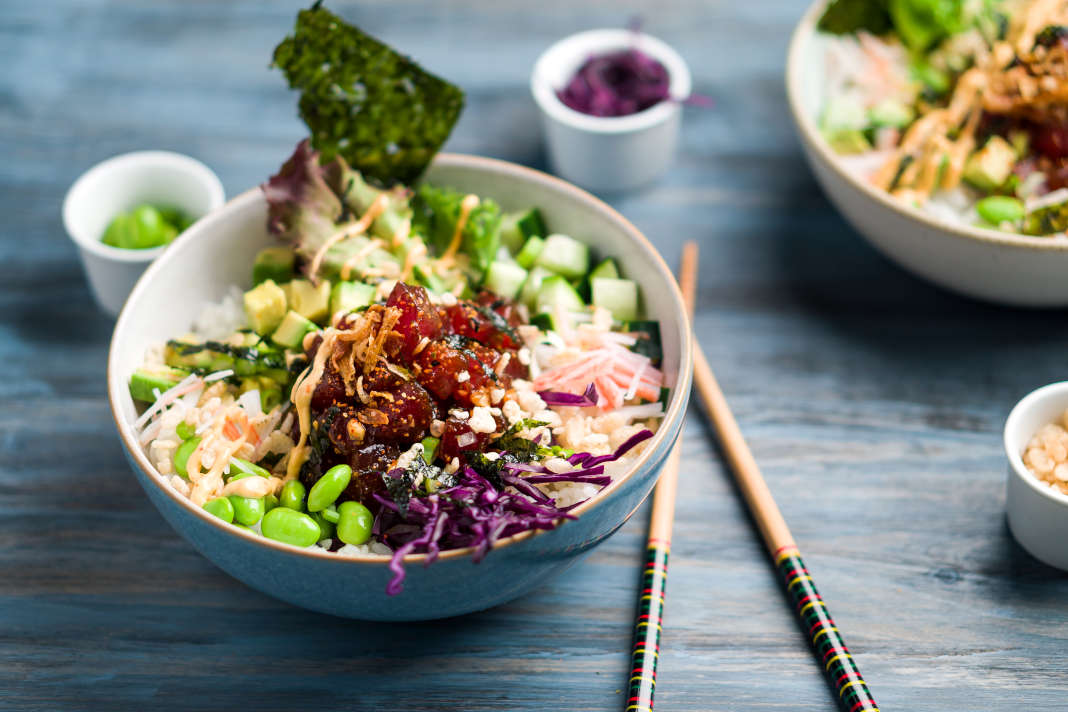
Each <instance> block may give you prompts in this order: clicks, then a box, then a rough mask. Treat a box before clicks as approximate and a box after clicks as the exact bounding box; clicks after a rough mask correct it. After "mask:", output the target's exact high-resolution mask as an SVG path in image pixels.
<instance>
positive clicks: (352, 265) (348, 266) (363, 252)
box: [341, 238, 382, 280]
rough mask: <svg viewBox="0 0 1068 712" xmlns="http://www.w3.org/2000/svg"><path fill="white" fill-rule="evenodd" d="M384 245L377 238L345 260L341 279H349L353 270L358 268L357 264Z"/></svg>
mask: <svg viewBox="0 0 1068 712" xmlns="http://www.w3.org/2000/svg"><path fill="white" fill-rule="evenodd" d="M381 246H382V241H381V240H379V239H378V238H375V239H373V240H371V241H370V242H368V243H367V244H366V245H364V246H363V248H362V249H360V251H359V252H357V253H356V254H355V255H353V256H352V257H350V258H348V259H347V260H345V264H343V265H342V266H341V279H345V280H347V279H348V278H349V276H350V275H351V274H352V270H354V269H356V266H357V265H359V264H360V263H361V262H363V260H364V258H366V257H367V256H368V255H370V254H371V253H372V252H374V251H375V250H377V249H378V248H379V247H381Z"/></svg>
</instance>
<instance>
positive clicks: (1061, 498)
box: [1002, 381, 1068, 509]
mask: <svg viewBox="0 0 1068 712" xmlns="http://www.w3.org/2000/svg"><path fill="white" fill-rule="evenodd" d="M1057 396H1060V397H1062V398H1063V399H1064V404H1065V408H1066V409H1068V381H1058V382H1056V383H1050V384H1048V385H1045V386H1042V387H1041V388H1036V389H1035V390H1033V391H1031V392H1030V393H1028V394H1027V395H1026V396H1024V397H1023V398H1021V399H1020V401H1019V402H1018V403H1017V404H1016V405H1015V406H1013V408H1012V410H1011V411H1009V417H1008V418H1006V419H1005V429H1004V432H1003V435H1002V442H1003V443H1004V445H1005V455H1006V456H1008V458H1009V466H1010V467H1011V468H1012V471H1013V473H1014V474H1015V475H1016V476H1017V477H1018V478H1020V479H1022V480H1023V481H1024V482H1026V483H1027V485H1028V486H1029V487H1030V488H1031V489H1033V490H1034V491H1036V492H1038V493H1039V494H1041V495H1042V496H1044V497H1046V498H1048V499H1051V500H1053V501H1054V502H1056V503H1057V504H1059V505H1061V506H1062V507H1065V508H1066V509H1068V494H1064V493H1063V492H1061V491H1060V490H1057V489H1054V488H1052V487H1047V486H1046V485H1045V484H1044V483H1043V482H1042V481H1041V480H1039V479H1038V478H1037V477H1035V476H1034V475H1033V474H1031V471H1030V470H1028V469H1027V465H1025V464H1024V461H1023V449H1024V448H1025V447H1026V446H1027V440H1024V441H1023V442H1022V443H1014V442H1010V437H1011V436H1010V435H1009V433H1010V431H1012V430H1015V428H1016V423H1017V421H1019V420H1020V419H1021V418H1023V417H1024V415H1026V414H1027V413H1028V412H1030V411H1031V410H1032V409H1033V408H1035V406H1036V405H1037V404H1038V403H1040V402H1041V401H1044V400H1046V399H1047V398H1056V397H1057ZM1031 435H1034V433H1032V434H1031ZM1029 437H1030V436H1029Z"/></svg>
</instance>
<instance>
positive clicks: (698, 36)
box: [0, 0, 1068, 712]
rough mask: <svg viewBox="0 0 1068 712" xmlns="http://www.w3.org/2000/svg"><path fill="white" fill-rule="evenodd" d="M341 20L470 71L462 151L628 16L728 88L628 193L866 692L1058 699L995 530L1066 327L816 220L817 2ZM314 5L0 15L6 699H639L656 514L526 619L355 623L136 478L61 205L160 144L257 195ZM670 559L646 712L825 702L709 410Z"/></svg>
mask: <svg viewBox="0 0 1068 712" xmlns="http://www.w3.org/2000/svg"><path fill="white" fill-rule="evenodd" d="M331 5H332V6H333V7H336V8H338V9H339V10H340V12H341V13H342V14H343V15H345V16H346V17H348V18H350V19H352V20H354V21H356V22H358V23H359V24H361V25H363V26H365V27H366V28H367V29H368V30H370V31H371V32H373V33H375V34H377V35H379V36H381V37H382V38H384V39H386V40H387V41H389V42H391V43H393V44H395V45H397V46H399V47H401V48H403V49H404V50H405V51H408V52H410V53H411V54H413V55H414V56H415V57H416V58H418V59H419V60H421V61H424V62H425V63H426V64H427V65H429V66H430V67H432V68H433V69H434V70H435V71H437V72H439V73H441V74H442V75H444V76H446V77H449V78H451V79H453V80H455V81H457V82H458V83H460V84H461V85H462V86H463V87H464V88H465V89H466V90H467V92H468V97H469V104H468V108H467V110H466V112H465V113H464V116H463V119H462V120H461V123H460V125H459V127H458V128H457V131H456V132H455V134H454V136H453V138H452V140H451V141H450V142H449V148H450V149H451V150H455V151H465V152H472V153H481V154H486V155H491V156H497V157H501V158H506V159H510V160H515V161H519V162H521V163H525V164H528V165H533V166H536V167H542V166H544V157H543V155H542V152H541V148H540V139H539V126H538V120H537V114H536V111H535V108H534V105H533V103H532V101H531V99H530V98H529V95H528V92H527V88H526V82H527V75H528V71H529V69H530V66H531V64H532V62H533V60H534V58H535V57H536V56H537V54H538V53H539V52H540V51H541V50H542V49H543V48H545V47H546V46H548V44H550V43H551V42H552V41H553V40H555V39H557V38H559V37H561V36H563V35H566V34H568V33H570V32H572V31H576V30H580V29H586V28H591V27H597V26H620V25H623V24H624V23H625V22H626V21H627V19H628V18H629V17H630V16H632V15H635V14H644V15H645V17H646V26H647V28H648V30H649V31H651V32H652V33H654V34H656V35H658V36H661V37H663V38H664V39H666V40H667V41H669V42H670V43H671V44H673V45H674V46H675V47H677V48H678V49H679V50H680V51H681V52H682V54H683V56H685V57H686V58H687V59H688V60H689V62H690V65H691V67H692V70H693V74H694V77H695V83H696V88H697V90H698V91H700V92H702V93H706V94H709V95H710V96H712V97H713V99H714V100H715V102H716V105H715V108H714V109H712V110H700V109H692V108H687V109H686V113H685V121H684V129H683V135H682V146H681V150H680V154H679V156H678V158H677V160H676V163H675V166H674V169H673V171H672V172H671V174H670V175H669V176H667V177H666V178H665V179H664V180H662V181H661V182H660V183H659V184H658V185H656V186H655V187H653V188H651V189H649V190H647V191H644V192H641V193H637V194H634V195H630V196H625V197H621V198H616V199H614V200H613V201H612V202H613V203H614V204H615V205H616V206H617V207H618V208H619V209H620V210H622V211H623V213H624V214H625V215H627V216H628V217H630V218H631V219H632V220H634V221H635V222H636V224H637V225H638V226H639V227H640V228H641V229H643V230H644V231H645V232H646V234H647V235H648V236H649V237H650V238H651V239H652V240H653V241H654V242H655V243H656V245H657V246H658V247H659V248H660V249H661V251H662V252H663V253H664V254H665V255H666V256H668V258H669V260H670V261H671V262H672V263H673V262H674V261H675V258H676V256H677V255H678V253H679V249H680V246H681V244H682V242H683V241H684V240H685V239H690V238H696V239H698V240H700V241H701V243H702V245H701V269H700V276H701V291H700V294H699V304H698V315H697V319H696V328H697V332H698V335H699V337H700V341H701V343H702V345H703V347H704V349H705V352H706V353H707V355H708V358H709V360H710V362H711V364H712V367H713V368H714V369H715V371H716V375H717V376H718V378H719V379H720V382H721V384H722V387H723V389H724V391H725V393H726V395H727V398H728V399H729V401H730V403H731V407H732V409H733V410H734V413H735V415H736V416H737V418H738V420H739V423H740V425H741V428H742V431H743V433H744V434H745V436H746V438H747V440H748V442H749V443H750V445H751V446H752V448H753V451H754V455H755V457H756V459H757V461H758V462H759V463H760V466H761V469H762V470H763V472H764V475H765V477H766V478H767V481H768V484H769V486H770V487H771V490H772V492H773V493H774V495H775V497H776V499H777V501H778V502H779V505H780V507H781V508H782V511H783V514H784V516H785V518H786V521H787V522H788V523H789V524H790V528H791V530H792V532H793V534H794V536H795V537H796V539H797V541H798V544H799V545H800V547H801V548H802V550H803V551H804V553H805V560H806V563H807V564H808V566H809V567H810V569H811V570H812V573H813V576H814V577H815V579H816V580H817V581H818V582H819V586H820V590H821V593H822V594H823V595H824V597H825V598H826V600H827V601H828V605H829V606H830V607H831V608H832V610H833V611H834V612H835V617H836V619H837V621H838V623H839V626H840V627H841V629H842V631H843V633H844V635H845V636H846V638H847V639H848V640H849V642H850V644H851V645H852V646H853V647H852V650H853V653H854V654H855V655H856V658H857V662H858V664H859V666H860V668H861V669H862V670H863V671H864V674H865V677H866V679H867V680H868V682H869V684H870V685H871V688H872V691H873V693H874V694H875V696H876V698H877V699H878V700H879V702H880V705H881V706H882V707H883V709H885V710H913V709H926V710H945V711H946V712H949V711H950V710H953V711H956V710H959V709H977V710H978V709H981V710H1017V709H1060V708H1062V707H1063V706H1064V700H1065V698H1066V694H1068V677H1066V676H1065V674H1064V671H1063V665H1062V663H1061V660H1062V654H1063V651H1064V650H1065V647H1066V645H1068V625H1066V615H1065V611H1066V606H1065V601H1066V600H1068V576H1066V575H1065V574H1062V573H1059V572H1057V571H1054V570H1052V569H1050V568H1047V567H1045V566H1043V565H1041V564H1039V563H1037V562H1036V561H1035V560H1034V559H1032V558H1030V557H1029V556H1028V555H1026V554H1025V553H1024V552H1023V551H1022V550H1021V549H1020V548H1019V547H1018V546H1017V545H1016V544H1015V543H1014V542H1013V540H1012V538H1011V537H1010V535H1009V533H1008V531H1007V529H1006V526H1005V523H1004V521H1005V520H1004V478H1005V462H1004V458H1003V455H1002V452H1001V445H1000V430H1001V426H1002V423H1003V420H1004V417H1005V415H1006V414H1007V413H1008V410H1009V408H1010V407H1011V405H1012V404H1013V403H1014V402H1015V401H1016V400H1017V399H1018V398H1019V397H1021V396H1022V395H1024V394H1025V393H1026V392H1027V391H1029V390H1031V389H1032V388H1034V387H1036V386H1038V385H1041V384H1044V383H1047V382H1050V381H1054V380H1059V379H1061V378H1063V377H1064V373H1065V353H1066V352H1068V349H1066V347H1068V332H1066V331H1065V330H1064V327H1063V325H1064V317H1065V315H1064V313H1055V312H1023V311H1017V310H1009V309H1000V308H996V307H991V306H986V305H982V304H977V303H973V302H968V301H964V300H961V299H958V298H956V297H953V296H951V295H948V294H945V293H943V292H940V291H938V290H936V289H934V288H932V287H929V286H927V285H925V284H923V283H921V282H919V281H917V280H915V279H913V278H912V277H910V276H908V275H906V274H905V273H903V272H901V271H900V270H898V269H897V268H895V267H894V266H892V265H891V264H889V263H887V262H886V261H885V260H883V259H882V258H880V257H879V256H878V255H877V254H875V253H874V252H873V251H872V250H871V249H870V248H868V247H867V246H866V244H865V243H863V242H862V241H861V240H860V239H859V238H858V237H857V235H856V234H855V233H854V232H853V231H852V230H851V229H850V228H849V227H848V226H847V225H846V224H845V223H844V222H843V220H842V219H841V217H840V216H838V215H837V214H836V213H835V212H834V211H833V210H832V209H831V208H830V206H829V205H828V203H827V202H826V200H825V199H824V198H823V196H822V194H821V193H820V191H819V190H818V188H817V187H816V185H815V183H814V181H813V178H812V176H811V174H810V173H809V171H808V169H807V168H806V166H805V165H804V163H803V161H802V157H801V154H800V150H799V147H798V144H797V141H796V138H795V136H794V133H793V129H792V127H791V125H790V122H789V119H788V116H787V109H786V102H785V97H784V92H783V86H782V74H783V66H782V65H783V59H784V54H785V45H786V40H787V37H788V35H789V32H790V30H791V28H792V25H793V23H794V22H795V21H796V20H797V19H798V17H799V16H800V14H801V11H802V7H801V6H800V5H799V4H798V3H796V2H787V1H786V0H764V1H763V2H725V1H724V0H715V1H713V2H703V1H698V0H668V1H666V2H661V3H657V4H656V6H655V9H654V6H653V5H652V4H648V5H646V4H641V3H637V2H607V0H602V1H600V2H591V3H575V2H570V1H565V0H542V1H541V2H538V3H527V2H522V1H521V0H497V2H492V3H490V2H475V0H449V1H443V0H437V1H435V0H419V1H416V0H388V1H387V0H380V1H379V2H374V3H360V4H355V3H339V2H332V3H331ZM296 8H297V6H296V5H294V4H290V3H265V2H259V1H256V0H236V1H234V2H225V3H223V2H207V1H206V0H205V1H201V2H189V1H185V0H166V1H158V2H152V3H132V2H109V1H106V0H35V1H34V2H5V3H3V11H2V12H0V66H2V67H4V71H3V72H2V73H0V156H2V157H3V160H0V215H2V216H3V218H2V222H0V225H2V227H0V265H3V278H2V279H0V362H2V363H3V364H4V369H5V370H4V373H5V378H4V379H3V380H2V382H0V403H2V406H3V407H2V408H0V708H2V709H5V710H49V711H54V710H86V709H90V710H108V711H109V712H111V711H121V710H145V709H154V710H179V709H191V708H194V709H199V710H215V709H220V710H221V709H227V710H233V709H258V710H268V709H289V708H292V707H296V706H297V705H298V704H300V705H303V706H305V707H306V706H308V705H309V703H310V704H312V705H315V706H317V707H319V708H322V709H326V708H344V709H361V710H362V709H367V710H376V709H381V710H386V709H389V710H426V709H447V710H543V709H572V710H617V709H620V708H621V695H622V692H623V690H624V689H625V674H626V669H625V668H626V665H627V660H628V653H627V648H628V645H629V639H630V634H631V621H632V616H633V606H634V603H633V602H634V600H635V588H636V586H637V584H638V580H639V579H638V577H639V568H638V567H639V563H640V561H641V559H642V555H643V548H644V546H643V545H644V533H645V526H646V523H647V510H642V512H640V513H639V515H638V516H636V517H634V518H633V519H632V520H631V521H630V522H629V523H628V524H627V525H626V526H625V527H624V528H623V529H622V530H621V531H620V532H619V533H618V534H617V535H616V536H615V537H613V538H612V539H611V540H609V541H608V542H606V543H605V544H604V545H603V546H602V547H600V548H599V549H598V550H597V551H596V552H595V553H594V554H593V555H592V556H591V557H590V558H589V559H588V560H587V561H586V562H585V563H584V564H582V565H580V566H578V567H576V568H574V569H573V570H572V571H570V572H569V573H568V574H566V575H565V576H563V577H562V578H560V579H558V580H556V581H554V582H552V583H551V584H548V585H546V586H545V587H544V588H542V589H541V590H539V591H537V592H536V593H534V594H531V595H529V596H527V597H525V598H523V599H521V600H519V601H517V602H515V603H513V604H511V605H507V606H503V607H501V608H499V609H496V610H492V611H489V612H486V613H483V614H479V615H474V616H469V617H467V618H464V619H462V620H451V621H442V622H436V623H431V624H427V625H388V626H387V625H369V624H365V623H359V622H351V621H343V620H338V619H333V618H327V617H323V616H320V615H315V614H311V613H307V612H304V611H301V610H298V609H294V608H292V607H289V606H287V605H284V604H282V603H278V602H276V601H274V600H271V599H268V598H266V597H264V596H262V595H260V594H258V593H255V592H253V591H251V590H249V589H247V588H245V587H244V586H243V585H241V584H239V583H237V582H236V581H233V580H231V579H230V578H228V577H227V576H226V575H225V574H223V573H221V572H220V571H218V570H216V569H215V568H214V567H212V566H211V565H210V564H209V563H208V562H207V561H206V560H205V559H203V558H202V557H201V556H200V555H199V554H198V553H197V552H196V551H194V550H193V549H192V548H190V547H189V546H188V545H187V544H186V543H185V542H184V541H182V540H181V539H179V538H177V537H176V536H175V535H174V534H173V533H172V532H171V530H170V529H169V527H168V526H167V525H166V524H165V523H164V522H163V520H162V519H161V518H160V517H159V515H158V514H157V513H156V512H155V510H153V509H152V508H151V506H150V505H149V503H148V501H147V500H146V498H145V497H144V495H143V493H142V492H141V491H140V489H139V488H138V487H137V486H136V484H135V483H134V479H133V477H132V476H131V475H130V473H129V472H128V471H127V467H126V463H125V462H124V460H123V457H122V454H121V452H120V448H119V445H118V442H117V440H116V437H115V435H114V432H113V427H112V424H111V422H110V415H109V410H108V407H107V404H106V402H105V397H104V391H105V389H104V366H105V356H106V349H107V345H108V340H109V337H110V329H111V324H110V322H109V321H108V320H107V319H106V318H105V317H103V316H102V315H100V314H99V313H98V312H97V311H96V310H95V308H94V307H93V305H92V304H91V303H90V298H89V294H88V291H87V288H86V286H85V283H84V281H83V278H82V276H81V271H80V266H79V265H78V263H77V256H76V254H75V252H74V249H73V247H72V246H71V245H70V243H69V242H68V240H67V238H66V236H65V235H64V233H63V230H62V226H61V223H60V219H59V207H60V202H61V200H62V197H63V194H64V191H65V190H66V188H67V187H68V185H69V184H70V183H71V181H73V179H74V178H75V177H76V176H77V175H78V174H80V173H81V172H82V171H83V170H85V169H86V168H88V167H89V166H90V165H92V164H93V163H95V162H97V161H99V160H101V159H103V158H106V157H107V156H110V155H113V154H116V153H120V152H123V151H129V150H134V149H141V148H164V149H173V150H178V151H182V152H184V153H188V154H191V155H193V156H196V157H197V158H199V159H201V160H203V161H205V162H207V163H208V164H209V165H211V166H212V167H214V168H215V169H216V171H217V172H218V173H219V175H220V176H221V178H222V180H223V182H224V184H225V186H226V188H227V191H228V193H230V194H231V195H233V194H236V193H238V192H240V191H242V190H244V189H246V188H248V187H249V186H251V185H254V184H255V183H257V182H259V181H261V180H263V179H264V178H265V177H266V176H267V175H268V174H269V173H270V172H272V171H273V170H274V169H275V168H276V167H277V166H278V165H279V163H280V161H281V160H282V159H284V157H285V156H286V155H288V153H289V151H290V150H291V149H292V146H293V144H294V143H295V142H296V141H297V140H298V139H299V138H300V137H301V135H302V132H301V125H300V124H299V122H298V120H297V119H296V117H295V113H296V112H295V103H296V101H295V97H294V96H293V95H292V94H290V93H289V92H288V91H287V90H286V89H285V88H284V85H283V82H282V79H281V77H280V76H279V75H278V74H277V73H274V72H271V71H269V70H268V69H267V63H268V60H269V56H270V51H271V49H272V47H273V46H274V44H275V43H276V42H277V41H278V40H279V38H280V37H281V36H282V35H283V34H284V33H285V32H286V31H287V30H288V28H289V27H290V26H291V22H292V18H293V15H294V14H295V11H296ZM673 543H674V546H673V548H672V562H671V586H670V593H669V596H668V604H667V627H666V629H665V632H664V638H663V651H664V652H663V655H662V657H661V659H660V673H659V679H658V689H657V709H659V710H728V709H729V710H742V711H745V710H777V709H781V710H787V709H789V710H797V709H805V710H833V709H834V703H833V700H832V699H831V698H830V694H829V692H828V690H827V688H826V685H825V684H824V682H823V680H822V678H821V676H820V673H819V671H818V670H817V669H816V667H815V666H814V664H813V663H812V660H811V655H810V653H809V651H808V649H807V647H806V645H807V644H806V642H805V640H804V638H803V637H802V635H801V634H800V633H799V632H798V630H797V629H796V627H795V624H794V622H793V614H792V613H791V611H790V610H789V609H788V607H787V606H786V603H785V601H784V598H783V595H782V593H781V592H780V589H779V585H778V582H777V580H776V577H775V572H774V570H773V569H772V567H771V566H770V565H769V564H768V562H767V561H766V559H765V556H764V553H763V549H762V545H761V543H760V541H759V538H758V537H757V535H756V534H755V531H754V529H753V526H752V523H751V522H750V521H749V519H748V518H747V516H746V514H745V509H744V507H743V506H742V504H741V503H740V502H739V500H738V498H737V493H736V492H735V491H734V489H733V485H732V484H731V481H730V477H729V476H728V475H727V473H726V472H725V471H724V468H723V465H722V462H721V458H720V453H718V452H717V451H716V450H715V448H714V446H713V444H712V438H711V433H710V432H709V430H708V429H707V427H706V425H705V424H704V423H703V421H702V420H701V419H700V417H699V415H698V414H697V413H696V412H694V413H692V417H691V419H690V421H689V422H688V423H687V425H686V430H685V434H684V441H683V476H682V479H681V481H680V491H679V500H678V513H677V520H676V525H675V533H674V542H673ZM562 700H563V701H562Z"/></svg>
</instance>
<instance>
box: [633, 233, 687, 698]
mask: <svg viewBox="0 0 1068 712" xmlns="http://www.w3.org/2000/svg"><path fill="white" fill-rule="evenodd" d="M679 288H680V289H681V290H682V300H683V302H684V303H685V304H686V312H687V321H691V320H692V319H693V308H694V302H695V294H696V292H697V243H696V242H692V241H691V242H687V243H686V244H685V245H684V246H683V248H682V261H681V263H680V265H679ZM681 445H682V434H681V433H680V434H679V437H678V440H676V441H675V445H674V446H672V448H671V452H669V453H668V456H667V459H666V460H665V461H664V468H663V469H662V470H661V471H660V479H659V480H657V483H656V489H655V490H653V513H652V516H651V517H650V520H649V538H648V540H647V541H646V549H645V566H644V568H643V569H642V586H641V595H640V596H639V597H638V618H637V620H636V621H635V624H634V650H633V652H632V653H631V665H630V680H629V684H628V686H627V687H628V691H627V706H626V707H625V710H626V711H627V712H652V709H653V692H654V690H655V688H656V662H657V659H658V658H659V657H660V632H661V630H662V622H663V616H664V590H665V588H666V586H667V563H668V554H669V553H670V551H671V527H672V524H674V522H675V495H676V493H677V492H678V487H679V451H680V448H681Z"/></svg>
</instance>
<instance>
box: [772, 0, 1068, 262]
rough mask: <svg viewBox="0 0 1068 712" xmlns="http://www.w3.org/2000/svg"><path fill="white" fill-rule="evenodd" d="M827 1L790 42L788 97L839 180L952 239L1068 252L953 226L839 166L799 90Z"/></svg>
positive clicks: (1052, 242) (1049, 242)
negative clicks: (811, 40) (809, 44)
mask: <svg viewBox="0 0 1068 712" xmlns="http://www.w3.org/2000/svg"><path fill="white" fill-rule="evenodd" d="M827 1H828V0H815V2H813V3H812V5H811V6H810V7H809V9H808V10H807V11H806V12H805V14H804V15H803V16H802V18H801V21H800V23H798V25H797V28H796V29H795V30H794V33H793V36H792V37H791V39H790V48H789V50H788V51H787V55H786V96H787V100H788V102H789V104H790V112H791V113H792V114H793V117H794V123H795V124H796V125H797V127H798V130H799V131H800V132H801V135H802V139H803V140H804V141H805V143H807V144H808V145H809V146H811V147H812V148H813V149H814V150H815V151H816V152H817V153H818V154H819V156H820V158H822V159H823V161H824V163H826V164H827V165H828V166H830V168H831V170H833V171H834V172H835V173H836V174H837V175H838V177H839V178H842V179H844V180H845V181H846V182H847V183H849V184H850V185H852V186H853V187H854V188H856V189H858V190H860V191H861V192H863V193H865V194H866V195H867V196H868V197H869V198H870V199H872V200H874V201H875V202H877V203H881V204H882V205H883V206H884V207H886V208H888V209H890V210H893V211H895V212H898V213H901V214H903V215H905V216H907V217H909V218H912V219H913V220H915V221H917V222H921V223H924V224H925V225H927V226H929V227H931V228H934V229H936V230H938V231H939V232H941V233H942V234H945V235H952V236H953V237H958V238H963V239H966V240H978V241H979V242H986V243H990V244H994V245H1000V246H1003V247H1012V248H1026V249H1038V250H1049V251H1052V252H1065V251H1068V239H1062V238H1056V237H1035V236H1031V235H1019V234H1016V233H1009V232H1001V231H1000V230H991V229H988V228H983V227H975V226H971V225H954V224H953V223H950V222H946V221H944V220H939V219H938V218H936V217H934V216H932V215H930V214H928V213H925V212H924V211H922V210H920V209H919V208H916V207H913V206H911V205H909V204H908V203H904V202H902V201H900V200H898V199H896V198H894V197H892V196H891V195H890V194H889V193H887V192H886V191H884V190H879V189H878V188H876V187H875V186H873V185H869V184H868V183H867V182H865V181H863V180H861V179H859V178H858V177H856V176H854V175H852V174H851V173H849V172H848V171H846V170H845V169H844V168H842V166H841V165H839V157H838V155H837V154H835V153H834V151H832V150H831V148H830V146H828V145H827V142H826V141H824V140H823V137H822V136H821V135H820V132H819V131H818V130H817V128H816V125H815V123H814V122H813V119H812V117H810V116H809V115H808V112H807V111H805V110H804V105H803V103H802V101H801V88H800V87H801V76H802V74H803V60H804V46H805V43H806V42H807V41H808V40H809V38H810V37H811V36H812V35H814V34H815V32H816V23H817V22H818V21H819V18H820V15H822V13H823V8H824V7H825V6H826V5H827Z"/></svg>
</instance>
